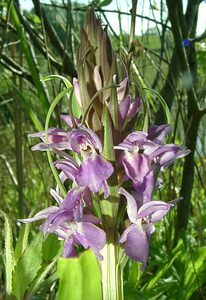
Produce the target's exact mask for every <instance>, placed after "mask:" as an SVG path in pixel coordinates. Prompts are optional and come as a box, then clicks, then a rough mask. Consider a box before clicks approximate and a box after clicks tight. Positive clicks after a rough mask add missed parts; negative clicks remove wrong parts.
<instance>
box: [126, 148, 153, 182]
mask: <svg viewBox="0 0 206 300" xmlns="http://www.w3.org/2000/svg"><path fill="white" fill-rule="evenodd" d="M122 163H123V166H124V169H125V173H126V174H127V176H128V177H129V178H131V179H132V181H133V182H134V183H135V184H139V183H142V182H143V181H144V177H145V176H146V175H147V174H148V173H149V172H150V170H151V166H150V160H149V159H148V158H147V157H146V156H145V155H144V154H139V153H130V152H128V151H126V152H125V155H124V156H123V159H122Z"/></svg>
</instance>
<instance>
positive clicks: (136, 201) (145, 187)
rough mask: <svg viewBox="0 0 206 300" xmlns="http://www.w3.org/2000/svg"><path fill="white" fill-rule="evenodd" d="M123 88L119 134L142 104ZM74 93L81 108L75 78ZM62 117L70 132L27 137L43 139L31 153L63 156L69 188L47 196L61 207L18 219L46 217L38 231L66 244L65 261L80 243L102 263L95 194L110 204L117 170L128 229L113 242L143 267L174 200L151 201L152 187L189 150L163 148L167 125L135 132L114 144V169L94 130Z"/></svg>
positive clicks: (124, 83) (61, 162)
mask: <svg viewBox="0 0 206 300" xmlns="http://www.w3.org/2000/svg"><path fill="white" fill-rule="evenodd" d="M95 72H96V73H95V74H96V75H95V76H96V77H95V78H96V79H95V83H96V87H97V89H101V88H102V85H101V82H100V79H99V81H98V78H100V75H99V73H98V69H95ZM126 86H127V79H125V80H123V81H122V82H121V83H120V85H119V87H118V88H117V99H118V104H119V106H118V114H119V115H118V117H119V124H120V129H121V131H122V132H123V131H124V128H125V125H127V124H128V122H130V120H132V118H134V117H135V116H136V115H137V113H138V111H139V109H140V105H141V100H140V98H137V99H135V100H132V99H131V97H130V96H126ZM74 92H75V95H76V98H77V100H78V102H79V105H80V107H81V98H80V93H79V83H78V81H77V80H75V81H74ZM62 118H63V119H64V121H66V122H67V124H68V125H69V127H70V130H69V131H66V130H63V129H57V128H50V129H49V130H48V139H47V140H46V135H45V132H39V133H34V134H31V135H30V136H31V137H39V138H40V139H41V140H42V141H41V143H39V144H37V145H35V146H34V147H33V148H32V150H41V151H44V150H48V149H51V150H53V152H55V153H56V154H57V155H59V156H60V157H61V159H59V160H57V161H55V162H54V165H55V166H56V168H57V169H58V170H60V174H59V177H60V179H61V181H62V184H64V182H65V180H67V179H69V180H71V181H72V188H71V189H70V190H69V191H68V193H67V195H66V197H65V199H63V198H62V197H61V195H60V193H59V191H58V190H53V189H52V190H51V194H52V196H53V197H54V199H55V200H56V201H57V203H58V205H59V206H51V207H48V208H46V209H43V210H42V211H40V212H38V213H37V214H36V215H35V216H34V217H33V218H29V219H22V220H21V221H22V222H33V221H37V220H40V219H44V223H43V224H42V225H41V226H40V229H41V230H42V232H43V234H44V235H45V234H46V233H47V232H48V233H51V232H52V233H55V234H56V235H57V236H58V237H59V238H60V239H63V240H64V241H65V242H64V251H63V256H65V257H72V256H76V255H77V248H76V245H82V246H83V247H84V248H85V249H86V248H88V247H90V248H91V249H92V250H93V252H94V253H95V255H96V256H97V257H98V258H99V259H100V260H101V259H103V257H102V255H101V254H100V252H99V251H100V250H101V249H102V248H103V247H104V246H105V244H106V233H105V231H104V230H103V229H104V228H101V219H100V218H98V217H97V216H95V215H94V213H93V193H101V194H103V195H104V199H105V198H108V200H109V196H110V189H109V186H108V183H107V180H108V179H109V178H110V176H111V175H112V174H113V172H118V170H121V172H123V176H122V177H121V179H119V183H118V184H119V186H120V188H119V197H121V196H120V195H123V196H125V197H126V201H127V215H128V218H129V223H128V222H127V224H129V225H128V226H127V228H126V229H125V230H124V231H123V233H121V234H119V236H120V237H119V239H118V240H117V243H122V244H124V248H125V253H126V254H127V255H128V256H129V257H130V258H132V259H134V260H136V261H139V262H141V263H142V268H143V269H144V268H145V266H146V262H147V258H148V253H149V238H150V235H151V234H152V233H153V232H154V230H155V228H154V223H156V222H158V221H159V220H161V219H162V218H163V217H164V216H165V215H166V213H167V212H168V211H169V210H170V208H171V207H173V206H174V202H168V203H165V202H162V201H155V200H153V199H152V193H153V190H154V188H155V186H158V185H161V180H160V179H159V178H158V174H159V173H160V172H161V171H162V170H163V169H164V168H165V167H167V166H168V165H170V164H171V163H173V162H174V160H175V159H177V158H179V157H184V156H185V155H187V154H188V153H189V152H190V151H189V150H188V149H186V148H184V147H180V146H178V145H175V144H164V140H165V138H166V136H167V134H168V132H169V125H161V126H155V125H152V126H150V127H149V129H148V132H144V131H134V132H132V133H130V134H129V135H127V137H126V138H125V139H124V140H123V141H122V142H121V143H119V144H118V145H116V146H114V149H115V152H116V157H117V162H116V165H112V164H111V163H110V162H109V161H107V160H106V159H105V158H104V157H103V156H102V142H101V140H100V138H99V136H98V135H97V134H96V133H95V132H94V131H93V130H92V129H90V128H87V127H85V126H84V125H82V124H81V122H80V120H78V119H77V118H75V117H74V119H75V123H76V125H77V126H76V128H74V127H73V123H72V120H71V117H70V116H66V115H64V116H62ZM105 143H106V141H105ZM120 151H121V152H120ZM71 153H73V154H72V156H71V155H70V154H71ZM125 182H127V186H130V191H132V194H130V193H129V192H128V191H126V190H125V189H124V188H123V187H122V185H123V184H124V183H125Z"/></svg>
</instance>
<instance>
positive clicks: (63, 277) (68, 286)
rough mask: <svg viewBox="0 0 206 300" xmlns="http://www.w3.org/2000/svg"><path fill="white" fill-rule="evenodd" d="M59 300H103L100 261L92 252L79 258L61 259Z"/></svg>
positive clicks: (59, 265)
mask: <svg viewBox="0 0 206 300" xmlns="http://www.w3.org/2000/svg"><path fill="white" fill-rule="evenodd" d="M58 276H59V289H58V294H57V300H68V299H69V300H101V299H102V292H101V276H100V268H99V264H98V261H97V259H96V257H95V255H94V254H93V252H92V251H91V250H87V251H85V252H84V253H83V254H82V255H81V256H80V257H79V258H59V261H58Z"/></svg>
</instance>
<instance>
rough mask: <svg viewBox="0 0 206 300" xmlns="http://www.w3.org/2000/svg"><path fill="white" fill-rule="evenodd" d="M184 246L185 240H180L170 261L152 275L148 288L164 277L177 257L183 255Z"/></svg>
mask: <svg viewBox="0 0 206 300" xmlns="http://www.w3.org/2000/svg"><path fill="white" fill-rule="evenodd" d="M182 248H183V241H182V240H179V242H178V244H177V246H176V247H175V248H174V249H173V251H172V255H171V259H170V260H169V262H168V263H167V264H165V265H163V266H161V267H160V269H159V270H158V271H157V273H156V274H154V275H153V276H152V278H151V280H150V281H149V282H148V285H147V288H146V289H150V288H152V287H153V286H154V285H155V284H156V282H157V281H158V280H160V279H161V278H163V276H164V275H165V273H166V272H167V270H168V269H169V268H170V267H171V266H172V264H173V262H174V261H175V260H176V259H177V257H179V255H181V253H182Z"/></svg>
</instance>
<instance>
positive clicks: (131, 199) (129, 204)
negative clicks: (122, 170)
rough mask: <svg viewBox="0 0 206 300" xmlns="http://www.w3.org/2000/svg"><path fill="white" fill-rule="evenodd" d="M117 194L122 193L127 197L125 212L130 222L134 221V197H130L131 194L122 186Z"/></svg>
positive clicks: (135, 210)
mask: <svg viewBox="0 0 206 300" xmlns="http://www.w3.org/2000/svg"><path fill="white" fill-rule="evenodd" d="M119 194H122V195H124V196H125V197H126V199H127V214H128V217H129V219H130V221H131V222H132V223H135V222H136V220H137V218H138V215H137V203H136V201H135V199H134V197H132V195H130V194H129V193H128V192H127V191H126V190H125V189H123V188H122V187H121V188H120V189H119Z"/></svg>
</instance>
